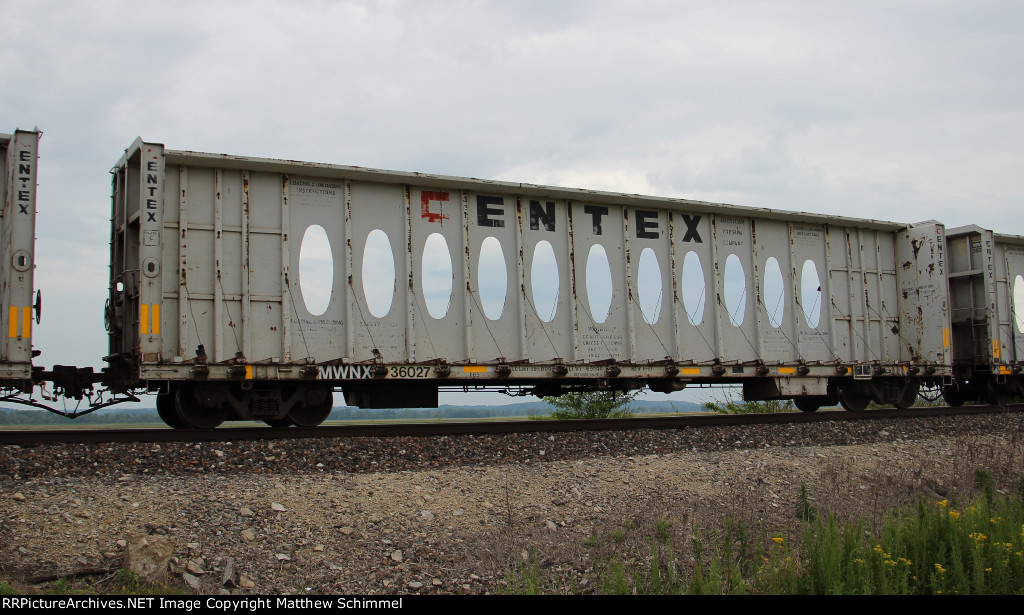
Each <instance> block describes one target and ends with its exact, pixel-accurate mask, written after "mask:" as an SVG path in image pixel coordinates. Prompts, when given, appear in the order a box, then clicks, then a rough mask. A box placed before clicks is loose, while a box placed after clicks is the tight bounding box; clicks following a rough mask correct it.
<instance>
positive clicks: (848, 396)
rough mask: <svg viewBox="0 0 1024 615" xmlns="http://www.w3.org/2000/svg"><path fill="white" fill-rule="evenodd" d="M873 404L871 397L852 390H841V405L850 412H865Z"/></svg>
mask: <svg viewBox="0 0 1024 615" xmlns="http://www.w3.org/2000/svg"><path fill="white" fill-rule="evenodd" d="M869 403H871V396H870V395H864V394H862V393H859V392H857V391H851V390H850V389H840V390H839V404H840V405H841V406H842V407H843V409H844V410H848V411H850V412H863V411H864V410H865V409H867V407H868V404H869Z"/></svg>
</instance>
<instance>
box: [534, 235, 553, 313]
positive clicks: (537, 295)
mask: <svg viewBox="0 0 1024 615" xmlns="http://www.w3.org/2000/svg"><path fill="white" fill-rule="evenodd" d="M530 290H531V291H532V292H533V307H534V308H535V309H536V310H537V315H538V316H539V317H540V319H541V320H543V321H544V322H551V321H552V320H554V318H555V310H556V309H557V308H558V263H557V262H556V261H555V251H554V249H553V248H552V247H551V244H550V243H548V242H547V241H546V240H545V241H541V242H540V243H538V244H537V245H536V247H534V248H533V265H532V266H531V267H530Z"/></svg>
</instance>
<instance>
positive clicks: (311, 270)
mask: <svg viewBox="0 0 1024 615" xmlns="http://www.w3.org/2000/svg"><path fill="white" fill-rule="evenodd" d="M332 290H334V254H333V252H332V251H331V240H330V239H328V238H327V231H326V230H324V227H322V226H320V225H319V224H313V225H310V226H308V227H307V228H306V232H305V233H303V235H302V243H301V244H300V247H299V292H301V293H302V302H303V303H304V304H305V305H306V311H307V312H309V313H310V314H311V315H313V316H321V315H323V313H324V312H326V311H327V307H328V306H329V305H330V304H331V291H332Z"/></svg>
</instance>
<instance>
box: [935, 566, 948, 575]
mask: <svg viewBox="0 0 1024 615" xmlns="http://www.w3.org/2000/svg"><path fill="white" fill-rule="evenodd" d="M935 570H936V571H937V572H938V573H939V574H946V569H945V568H943V567H942V564H935Z"/></svg>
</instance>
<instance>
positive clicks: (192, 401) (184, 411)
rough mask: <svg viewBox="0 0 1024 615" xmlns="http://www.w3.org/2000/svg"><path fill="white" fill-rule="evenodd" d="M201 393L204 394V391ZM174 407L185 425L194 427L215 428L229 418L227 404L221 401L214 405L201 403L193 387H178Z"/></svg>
mask: <svg viewBox="0 0 1024 615" xmlns="http://www.w3.org/2000/svg"><path fill="white" fill-rule="evenodd" d="M200 393H201V394H202V391H200ZM174 409H175V410H176V412H177V415H178V418H179V419H181V421H182V422H183V423H184V424H185V426H186V427H191V428H193V429H213V428H214V427H217V426H218V425H220V424H221V423H223V422H224V419H226V418H228V408H227V405H226V404H223V403H221V404H218V405H216V406H212V407H211V406H209V405H203V404H200V403H199V399H198V398H197V395H196V391H194V390H193V389H192V387H181V388H179V389H178V392H177V394H176V395H175V396H174Z"/></svg>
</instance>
